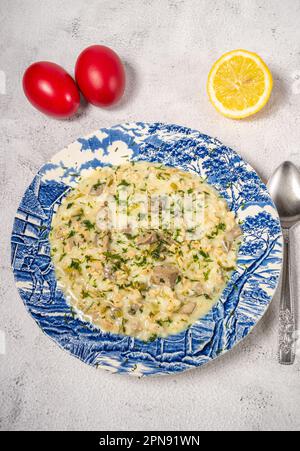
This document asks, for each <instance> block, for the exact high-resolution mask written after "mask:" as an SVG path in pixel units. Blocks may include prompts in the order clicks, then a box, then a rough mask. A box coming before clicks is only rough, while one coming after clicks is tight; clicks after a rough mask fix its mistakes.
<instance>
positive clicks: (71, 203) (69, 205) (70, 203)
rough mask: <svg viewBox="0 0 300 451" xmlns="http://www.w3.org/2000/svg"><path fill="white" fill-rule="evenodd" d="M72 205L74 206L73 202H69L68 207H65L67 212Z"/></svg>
mask: <svg viewBox="0 0 300 451" xmlns="http://www.w3.org/2000/svg"><path fill="white" fill-rule="evenodd" d="M73 204H74V202H69V203H68V205H67V210H69V209H70V208H71V207H72V205H73Z"/></svg>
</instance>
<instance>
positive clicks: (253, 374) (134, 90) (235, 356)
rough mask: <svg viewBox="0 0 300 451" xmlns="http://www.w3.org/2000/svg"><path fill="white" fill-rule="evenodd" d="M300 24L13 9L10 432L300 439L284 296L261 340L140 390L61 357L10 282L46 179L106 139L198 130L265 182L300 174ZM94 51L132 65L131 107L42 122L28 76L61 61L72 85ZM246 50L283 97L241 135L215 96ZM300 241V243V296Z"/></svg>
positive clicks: (269, 13)
mask: <svg viewBox="0 0 300 451" xmlns="http://www.w3.org/2000/svg"><path fill="white" fill-rule="evenodd" d="M299 23H300V1H299V0H285V1H284V2H282V1H280V0H217V1H214V2H213V1H210V0H181V1H180V0H153V1H150V0H98V1H97V0H89V1H85V0H65V1H59V0H42V1H39V0H23V1H17V0H0V71H1V72H0V73H1V76H0V85H1V86H0V93H1V94H0V143H1V147H0V166H1V178H0V202H1V209H0V212H1V213H0V214H1V222H0V243H1V254H0V255H1V261H0V265H1V273H0V277H1V287H0V290H1V303H0V331H1V332H0V339H1V338H2V339H1V342H2V344H1V347H0V429H1V430H7V429H9V430H23V429H25V430H28V429H34V430H40V429H42V430H53V429H63V430H75V429H93V430H118V429H120V430H128V429H129V430H135V429H137V430H164V429H165V430H177V431H180V430H227V429H233V430H243V429H247V430H289V429H290V430H299V429H300V379H299V376H300V349H299V353H298V357H297V362H296V364H295V365H294V366H292V367H282V366H279V365H278V363H277V359H276V352H277V325H278V295H277V296H276V297H275V299H274V302H273V303H272V306H271V308H270V309H269V311H268V313H267V315H266V316H265V317H264V319H263V320H262V321H261V322H260V324H259V325H258V326H257V327H256V329H255V331H254V332H253V333H252V334H251V335H250V336H249V337H248V338H247V339H246V340H245V341H244V342H243V343H242V344H240V345H239V346H238V347H237V348H236V349H234V350H233V351H232V352H231V353H229V354H227V355H226V356H224V357H222V358H220V359H219V360H218V361H215V362H214V363H212V364H210V365H208V366H207V367H204V368H203V369H200V370H195V371H192V372H189V373H186V374H182V375H179V376H176V377H167V378H160V379H159V378H156V379H143V380H137V379H134V378H129V377H122V376H116V375H111V374H108V373H106V372H104V371H100V370H99V371H96V370H94V369H92V368H89V367H88V366H85V365H84V364H82V363H80V362H79V361H77V360H76V359H74V358H73V357H71V356H69V355H68V354H67V353H65V352H63V351H62V350H60V349H59V348H58V347H57V346H56V345H55V344H54V343H53V342H52V341H51V340H50V339H48V338H47V337H46V336H44V335H43V333H42V332H41V331H40V330H39V328H38V327H37V326H36V324H35V323H34V321H33V320H32V319H31V318H30V317H29V315H28V314H27V313H26V311H25V308H24V307H23V304H22V302H21V300H20V298H19V295H18V293H17V290H16V287H15V285H14V281H13V277H12V273H11V270H10V233H11V228H12V221H13V217H14V214H15V211H16V208H17V205H18V203H19V201H20V198H21V196H22V193H23V191H24V190H25V188H26V186H27V185H28V184H29V182H30V181H31V179H32V177H33V176H34V174H35V172H36V171H37V169H38V167H39V166H40V165H42V164H43V163H44V162H46V161H47V160H48V159H49V158H50V157H51V155H53V154H54V153H55V152H57V151H58V150H60V149H61V148H62V147H64V146H65V145H66V144H68V143H70V142H72V141H73V140H74V139H75V138H77V137H78V136H82V135H84V134H87V133H88V132H91V131H93V130H94V129H96V128H99V127H101V126H105V127H107V126H110V125H113V124H115V123H120V122H122V121H129V120H143V121H166V122H173V123H178V124H183V125H187V126H190V127H193V128H197V129H199V130H201V131H203V132H206V133H208V134H211V135H214V136H217V137H218V138H219V139H221V140H223V141H224V142H225V143H226V144H228V145H230V146H232V147H234V148H235V149H236V150H237V151H239V152H240V154H241V155H242V156H243V157H244V158H245V159H247V160H248V161H249V162H250V163H251V164H252V165H253V166H254V167H255V168H256V169H257V170H258V172H259V173H260V174H261V176H262V177H263V178H265V179H266V178H267V177H268V176H269V175H270V174H271V172H272V171H273V169H275V167H276V166H277V165H279V163H280V162H281V161H283V160H284V159H291V160H292V161H294V162H295V163H296V164H298V166H299V165H300V142H299V141H300V114H299V107H300V81H299V78H300V47H299V42H300V27H299ZM92 43H104V44H107V45H109V46H111V47H113V48H114V49H115V50H116V51H117V52H118V53H119V54H120V56H121V57H122V59H123V60H124V61H125V63H126V67H127V73H128V88H127V92H126V96H125V98H124V100H123V101H122V103H121V104H120V105H118V106H117V107H115V108H113V109H110V110H103V109H97V108H95V107H88V108H87V109H85V110H84V111H83V113H82V114H81V115H80V116H79V117H76V118H75V119H73V120H70V121H64V122H59V121H56V120H53V119H50V118H47V117H46V116H43V115H41V114H40V113H38V112H37V111H35V110H34V109H33V108H32V107H31V106H30V104H29V103H28V102H27V101H26V100H25V98H24V96H23V93H22V89H21V77H22V73H23V71H24V69H25V68H26V66H27V65H29V64H30V63H31V62H33V61H36V60H41V59H43V60H53V61H56V62H57V63H60V64H62V65H64V67H65V68H66V69H67V70H69V71H70V72H72V71H73V68H74V62H75V59H76V56H77V55H78V53H79V52H80V50H82V49H83V48H84V47H85V46H87V45H90V44H92ZM240 47H242V48H246V49H249V50H253V51H256V52H258V53H259V54H260V55H261V56H262V57H264V58H265V59H266V61H267V62H268V64H269V65H270V68H271V70H272V72H273V74H274V78H275V87H274V94H273V97H272V100H271V101H270V103H269V105H268V106H267V107H266V108H265V110H263V112H261V113H260V114H258V115H257V116H256V117H254V118H252V119H249V120H244V121H242V122H233V121H231V120H227V119H225V118H223V117H221V116H219V115H218V114H217V113H216V112H215V111H214V109H213V108H212V107H211V105H210V104H209V102H208V100H207V96H206V92H205V82H206V77H207V73H208V71H209V69H210V67H211V65H212V63H213V62H214V60H215V59H216V58H217V57H218V56H220V55H221V54H222V53H223V52H225V51H228V50H231V49H234V48H240ZM4 81H6V84H5V85H4ZM299 239H300V230H299V229H298V231H296V232H295V251H294V259H295V266H294V267H295V283H296V282H297V280H298V279H299V274H300V259H299V246H300V245H299ZM297 256H298V257H297ZM296 259H297V260H296ZM296 289H297V299H299V289H300V288H299V284H298V287H296ZM3 336H5V339H6V349H5V353H4V354H3V351H4V349H3V347H4V346H3Z"/></svg>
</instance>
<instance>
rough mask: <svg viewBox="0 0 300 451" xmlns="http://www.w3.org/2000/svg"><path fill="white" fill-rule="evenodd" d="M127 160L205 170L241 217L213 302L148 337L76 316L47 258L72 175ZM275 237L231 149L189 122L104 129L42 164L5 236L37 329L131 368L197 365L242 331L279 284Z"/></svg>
mask: <svg viewBox="0 0 300 451" xmlns="http://www.w3.org/2000/svg"><path fill="white" fill-rule="evenodd" d="M128 160H133V161H140V160H141V161H143V160H144V161H150V162H154V161H158V162H160V163H162V164H164V165H167V166H168V165H169V166H176V167H179V168H181V169H182V170H185V171H191V172H194V173H197V174H199V175H200V176H202V177H206V178H207V181H208V182H209V183H210V184H212V185H213V186H214V187H215V188H216V189H217V190H218V191H219V192H220V193H221V194H222V195H223V197H224V198H225V199H226V200H227V202H228V205H229V208H230V209H231V210H232V211H234V212H235V214H236V216H237V218H238V219H239V220H240V221H242V228H243V235H244V237H243V243H242V246H241V249H240V252H239V259H238V269H237V271H235V272H234V274H233V275H232V277H231V279H230V282H229V283H228V285H227V287H226V288H225V290H224V292H223V294H222V296H221V298H220V300H219V301H218V302H217V304H216V305H215V306H214V307H213V309H212V310H211V311H210V312H209V313H208V314H207V315H206V316H205V317H204V318H201V319H200V320H198V321H197V322H196V323H195V324H194V325H192V326H191V327H190V328H189V329H187V330H186V331H184V332H182V333H180V334H177V335H174V336H170V337H168V338H166V339H157V340H155V341H154V342H152V343H143V342H141V341H140V340H137V339H134V338H130V337H124V336H121V335H114V334H109V333H105V332H102V331H100V330H99V329H96V328H94V327H93V326H92V325H91V324H88V323H86V322H84V321H82V320H81V319H79V318H77V317H75V316H74V314H73V312H72V310H71V308H70V306H69V305H68V304H67V302H66V300H65V298H64V295H63V293H62V292H61V290H59V289H58V288H57V284H56V278H55V273H54V268H53V265H52V262H51V258H50V245H49V240H48V235H49V231H50V226H51V219H52V215H53V214H54V213H55V211H56V209H57V207H58V206H59V204H60V202H61V200H62V198H63V197H64V196H65V195H66V193H67V191H68V190H69V188H70V187H72V186H74V185H76V180H77V179H78V175H79V174H80V175H84V174H85V173H86V172H87V171H89V170H90V169H92V168H96V167H101V166H104V165H109V164H122V163H123V162H125V161H128ZM282 246H283V238H282V231H281V226H280V221H279V218H278V213H277V210H276V208H275V206H274V204H273V202H272V200H271V198H270V195H269V194H268V191H267V188H266V186H265V185H264V184H263V182H262V181H261V179H260V178H259V176H258V175H257V174H256V172H255V171H254V169H253V168H252V167H251V166H250V165H249V164H247V163H246V162H245V161H244V160H243V159H242V158H241V157H240V156H239V155H238V154H237V153H236V152H234V151H233V150H232V149H230V148H229V147H226V146H224V145H223V144H222V143H221V142H220V141H218V140H217V139H215V138H211V137H210V136H207V135H204V134H201V133H200V132H198V131H196V130H192V129H190V128H187V127H182V126H179V125H169V124H163V123H144V122H135V123H125V124H120V125H116V126H113V127H111V128H102V129H100V130H98V131H96V132H94V133H91V134H90V135H88V136H85V137H83V138H79V139H78V140H77V141H75V142H74V143H72V144H71V145H70V146H68V147H66V148H65V149H63V150H62V151H60V152H59V153H58V154H56V155H55V156H54V157H53V158H52V159H51V161H50V162H49V163H46V164H45V165H44V166H42V168H41V169H40V170H39V171H38V173H37V175H36V176H35V178H34V179H33V181H32V183H31V184H30V186H29V187H28V189H27V190H26V192H25V194H24V196H23V198H22V200H21V203H20V206H19V208H18V210H17V213H16V217H15V221H14V226H13V232H12V238H11V250H12V268H13V272H14V276H15V281H16V284H17V287H18V290H19V293H20V296H21V298H22V300H23V302H24V304H25V306H26V308H27V309H28V311H29V313H30V314H31V316H32V317H33V318H34V319H35V321H36V322H37V323H38V324H39V326H40V327H41V329H42V330H43V332H44V333H45V334H46V335H48V336H50V337H51V338H52V339H53V340H54V341H55V342H56V343H58V345H59V346H60V347H62V348H63V349H66V350H67V351H68V352H69V353H71V354H72V355H74V356H76V357H78V358H79V359H80V360H82V361H83V362H85V363H88V364H89V365H92V366H94V367H97V368H98V367H100V368H105V369H108V370H110V371H112V372H116V373H129V374H133V375H136V376H147V375H162V374H174V373H176V372H181V371H185V370H187V369H191V368H195V367H199V366H202V365H204V364H205V363H207V362H209V361H211V360H213V359H215V358H217V357H218V356H219V355H221V354H224V353H225V352H227V351H229V350H230V349H232V348H233V346H235V345H236V344H237V343H239V342H240V341H241V340H242V339H244V338H245V337H246V336H247V335H248V334H249V333H250V332H251V330H252V329H253V327H254V326H255V325H256V324H257V322H258V321H259V320H260V319H261V318H262V316H263V315H264V313H265V312H266V310H267V308H268V306H269V304H270V302H271V300H272V297H273V295H274V292H275V290H276V288H277V284H278V280H279V276H280V272H281V265H282Z"/></svg>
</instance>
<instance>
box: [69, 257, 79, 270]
mask: <svg viewBox="0 0 300 451" xmlns="http://www.w3.org/2000/svg"><path fill="white" fill-rule="evenodd" d="M69 268H71V269H75V270H76V271H78V272H81V265H80V261H79V260H76V259H73V258H72V261H71V264H70V266H69Z"/></svg>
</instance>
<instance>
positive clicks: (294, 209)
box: [268, 161, 300, 229]
mask: <svg viewBox="0 0 300 451" xmlns="http://www.w3.org/2000/svg"><path fill="white" fill-rule="evenodd" d="M268 188H269V191H270V194H271V196H272V198H273V201H274V203H275V205H276V207H277V210H278V213H279V216H280V220H281V223H282V226H283V228H287V229H289V228H290V227H293V226H294V225H295V224H297V222H299V221H300V172H299V171H298V169H297V167H296V166H295V165H294V164H293V163H291V162H290V161H286V162H284V163H283V164H282V165H281V166H279V168H278V169H276V171H275V172H274V174H273V175H272V177H271V178H270V180H269V183H268Z"/></svg>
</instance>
